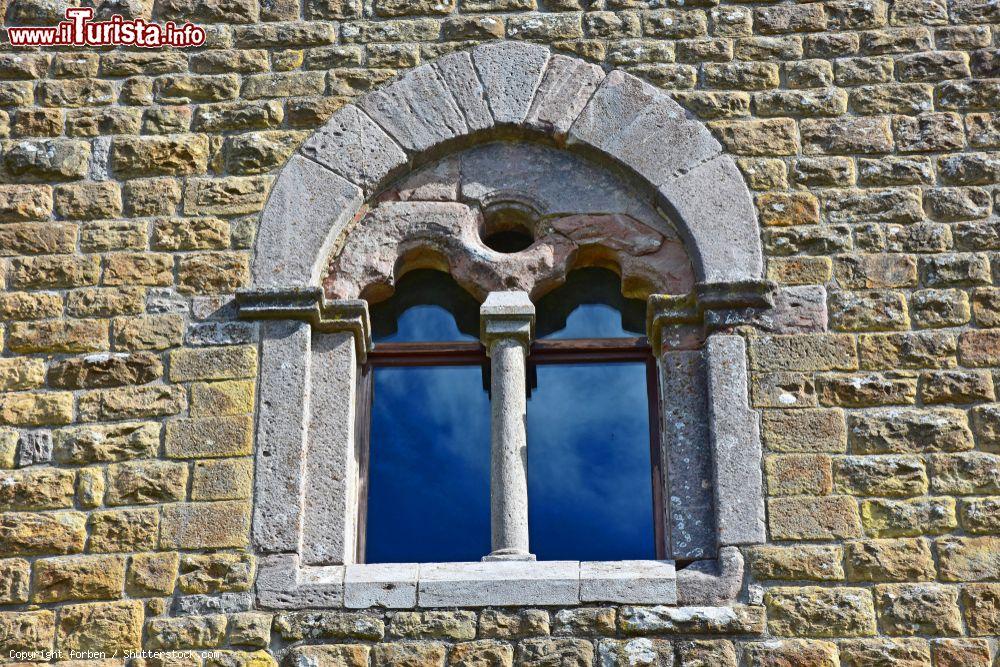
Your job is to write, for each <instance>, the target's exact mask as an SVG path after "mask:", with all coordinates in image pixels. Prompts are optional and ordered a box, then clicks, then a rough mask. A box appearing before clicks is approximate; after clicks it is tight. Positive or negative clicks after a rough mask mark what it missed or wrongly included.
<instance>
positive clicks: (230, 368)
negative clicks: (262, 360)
mask: <svg viewBox="0 0 1000 667" xmlns="http://www.w3.org/2000/svg"><path fill="white" fill-rule="evenodd" d="M256 373H257V350H256V349H255V348H253V347H250V346H245V345H244V346H235V347H213V348H201V349H182V350H174V351H172V352H171V353H170V379H171V380H173V381H174V382H187V381H190V380H230V379H239V378H245V377H253V376H254V375H256Z"/></svg>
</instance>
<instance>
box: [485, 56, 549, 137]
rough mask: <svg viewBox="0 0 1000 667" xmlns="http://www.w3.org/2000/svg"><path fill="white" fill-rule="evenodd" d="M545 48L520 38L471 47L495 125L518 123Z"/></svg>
mask: <svg viewBox="0 0 1000 667" xmlns="http://www.w3.org/2000/svg"><path fill="white" fill-rule="evenodd" d="M548 60H549V52H548V49H545V48H543V47H540V46H536V45H534V44H526V43H523V42H507V41H505V42H497V43H493V44H485V45H483V46H479V47H477V48H476V49H474V50H473V51H472V62H473V65H474V66H475V68H476V71H477V72H478V74H479V79H480V81H482V84H483V93H484V97H485V98H486V102H487V104H488V105H489V107H490V110H491V112H492V114H493V119H494V121H496V123H497V124H499V125H520V124H521V123H522V122H523V121H524V119H525V117H526V116H527V115H528V109H529V107H530V105H531V101H532V99H533V98H534V96H535V91H536V90H537V88H538V86H539V84H540V83H541V81H542V75H543V73H544V70H545V66H546V64H547V63H548Z"/></svg>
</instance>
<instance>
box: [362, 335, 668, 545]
mask: <svg viewBox="0 0 1000 667" xmlns="http://www.w3.org/2000/svg"><path fill="white" fill-rule="evenodd" d="M625 361H632V362H641V363H644V364H645V365H646V395H647V397H648V409H649V460H650V468H651V474H650V483H651V484H652V485H653V533H654V541H655V544H656V557H657V558H658V559H661V560H662V559H665V558H666V553H667V545H666V535H665V532H664V526H665V525H666V511H665V505H664V498H663V486H664V478H663V466H662V461H661V455H660V449H661V447H660V432H661V427H660V391H659V382H658V379H657V372H658V371H657V366H656V358H655V357H654V356H653V351H652V348H651V347H650V345H649V341H648V340H647V339H646V338H645V337H635V338H581V339H564V340H539V341H535V342H533V343H532V344H531V349H530V353H529V355H528V368H529V373H531V372H532V368H533V367H534V366H535V365H539V364H580V363H595V364H596V363H609V362H625ZM477 365H479V366H482V367H483V373H484V374H483V377H484V382H486V383H487V388H488V382H487V381H486V380H485V378H487V377H488V373H489V368H490V361H489V358H488V357H487V356H486V350H485V349H484V348H483V346H482V344H481V343H478V342H434V343H377V344H376V345H375V347H374V349H373V350H372V351H371V352H369V353H368V360H367V362H366V364H365V365H364V367H363V368H362V371H361V374H360V376H359V380H358V384H359V386H358V397H359V401H358V424H357V434H358V451H359V453H360V463H361V482H360V489H359V491H360V493H359V504H360V508H359V517H358V553H357V556H358V562H364V552H365V519H366V514H367V498H368V447H369V439H370V435H371V401H372V370H373V369H374V368H378V367H405V366H477Z"/></svg>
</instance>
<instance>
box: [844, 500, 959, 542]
mask: <svg viewBox="0 0 1000 667" xmlns="http://www.w3.org/2000/svg"><path fill="white" fill-rule="evenodd" d="M861 520H862V523H863V525H864V527H865V531H866V532H867V533H868V534H869V535H871V536H873V537H914V536H919V535H922V534H925V533H926V534H940V533H943V532H946V531H948V530H950V529H952V528H954V527H955V526H957V525H958V521H957V520H956V518H955V501H954V499H952V498H946V497H935V498H926V499H924V498H915V499H912V500H866V501H863V502H862V503H861Z"/></svg>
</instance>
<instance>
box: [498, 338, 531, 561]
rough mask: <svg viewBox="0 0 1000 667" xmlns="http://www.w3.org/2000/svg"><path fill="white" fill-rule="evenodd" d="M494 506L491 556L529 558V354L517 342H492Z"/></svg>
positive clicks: (512, 340)
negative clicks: (526, 361) (527, 369)
mask: <svg viewBox="0 0 1000 667" xmlns="http://www.w3.org/2000/svg"><path fill="white" fill-rule="evenodd" d="M491 347H492V350H491V353H490V357H491V367H492V381H491V387H492V394H493V396H492V404H491V410H492V414H493V423H492V436H493V437H492V458H491V466H490V501H491V515H492V521H493V554H494V555H498V556H499V555H502V554H510V555H512V556H513V555H517V554H527V553H529V552H528V437H527V432H526V430H525V425H526V419H527V399H526V397H525V349H524V346H523V345H522V344H521V342H520V341H518V340H516V339H513V338H506V339H498V340H496V341H494V342H493V344H492V346H491Z"/></svg>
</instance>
